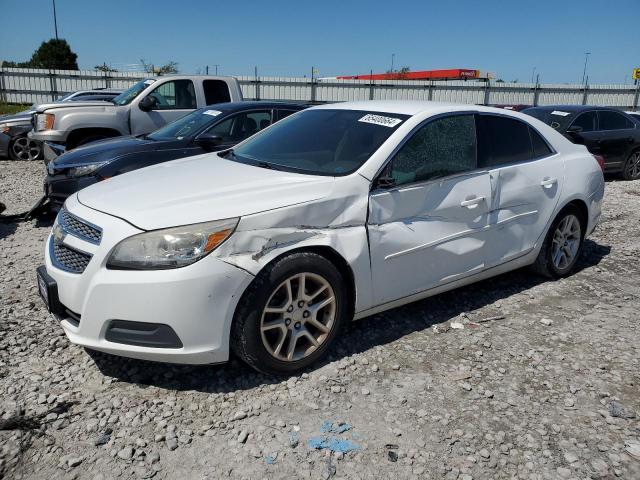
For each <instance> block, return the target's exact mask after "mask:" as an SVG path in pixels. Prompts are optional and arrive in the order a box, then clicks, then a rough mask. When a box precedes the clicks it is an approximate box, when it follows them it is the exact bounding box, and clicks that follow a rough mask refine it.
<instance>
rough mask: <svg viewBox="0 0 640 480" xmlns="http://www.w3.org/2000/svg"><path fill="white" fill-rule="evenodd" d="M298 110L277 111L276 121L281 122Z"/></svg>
mask: <svg viewBox="0 0 640 480" xmlns="http://www.w3.org/2000/svg"><path fill="white" fill-rule="evenodd" d="M297 111H298V110H278V117H277V120H276V122H277V121H280V120H282V119H283V118H287V117H288V116H289V115H292V114H294V113H296V112H297Z"/></svg>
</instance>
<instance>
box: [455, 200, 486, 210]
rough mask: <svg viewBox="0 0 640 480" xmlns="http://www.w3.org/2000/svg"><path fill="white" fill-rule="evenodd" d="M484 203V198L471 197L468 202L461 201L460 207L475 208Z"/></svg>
mask: <svg viewBox="0 0 640 480" xmlns="http://www.w3.org/2000/svg"><path fill="white" fill-rule="evenodd" d="M483 201H484V197H473V198H469V199H468V200H463V201H462V202H460V206H461V207H466V208H468V209H473V208H476V207H477V206H478V205H479V204H480V203H481V202H483Z"/></svg>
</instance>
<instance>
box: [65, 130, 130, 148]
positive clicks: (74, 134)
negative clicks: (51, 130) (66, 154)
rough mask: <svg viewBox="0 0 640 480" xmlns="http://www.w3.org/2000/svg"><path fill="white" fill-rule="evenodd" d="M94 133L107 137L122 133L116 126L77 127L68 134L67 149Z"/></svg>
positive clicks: (117, 135)
mask: <svg viewBox="0 0 640 480" xmlns="http://www.w3.org/2000/svg"><path fill="white" fill-rule="evenodd" d="M94 135H105V137H107V138H110V137H119V136H120V135H122V134H121V133H120V132H119V131H118V130H116V129H115V128H107V127H85V128H76V129H75V130H72V131H71V132H69V135H68V136H67V141H66V144H67V149H68V150H71V149H72V148H75V147H77V146H78V144H79V143H80V142H81V141H82V140H83V139H85V138H87V137H90V136H94Z"/></svg>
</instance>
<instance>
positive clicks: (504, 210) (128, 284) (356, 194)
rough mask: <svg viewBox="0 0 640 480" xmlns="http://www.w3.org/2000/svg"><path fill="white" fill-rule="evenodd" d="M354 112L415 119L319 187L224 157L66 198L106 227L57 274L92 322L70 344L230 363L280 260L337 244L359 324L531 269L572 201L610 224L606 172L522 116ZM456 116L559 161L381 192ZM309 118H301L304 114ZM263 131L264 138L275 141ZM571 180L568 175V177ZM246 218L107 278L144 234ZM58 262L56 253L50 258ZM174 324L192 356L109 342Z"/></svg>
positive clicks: (440, 109) (431, 109)
mask: <svg viewBox="0 0 640 480" xmlns="http://www.w3.org/2000/svg"><path fill="white" fill-rule="evenodd" d="M315 108H334V109H336V108H345V109H353V110H365V111H368V112H386V114H385V115H394V114H395V115H398V114H406V115H411V117H410V118H409V119H407V120H406V121H403V122H402V124H401V125H399V126H398V128H397V129H396V131H395V132H394V133H393V134H392V135H391V136H390V137H389V139H388V140H387V142H385V143H384V144H383V145H382V146H381V147H380V148H379V149H378V151H377V152H375V153H374V154H373V155H372V156H371V158H369V160H368V161H366V162H365V164H364V165H363V166H362V167H361V168H360V169H359V170H358V171H357V172H355V173H354V174H352V175H347V176H343V177H335V178H333V177H322V176H313V175H300V174H295V173H289V172H283V171H276V170H268V169H263V168H258V167H252V166H249V165H245V164H241V163H237V162H232V161H229V160H225V159H223V158H220V157H218V156H217V155H215V154H206V155H201V156H197V157H190V158H188V159H183V160H176V161H173V162H167V163H165V164H160V165H157V166H153V167H149V168H146V169H142V170H138V171H134V172H131V173H129V174H127V175H122V176H119V177H115V178H113V179H111V180H109V181H108V182H101V183H99V184H96V185H94V186H91V187H89V188H87V189H85V190H82V191H81V192H80V193H79V194H78V195H76V196H73V197H71V198H69V200H68V201H67V208H68V209H69V210H70V211H71V212H72V213H73V214H75V215H77V216H78V217H80V218H83V219H85V220H87V221H89V222H91V223H93V224H96V225H99V226H100V227H101V228H102V229H103V232H104V233H103V239H102V242H101V244H100V245H99V246H97V247H96V246H90V245H88V244H85V242H83V241H82V240H80V239H77V238H67V239H65V242H69V245H73V246H74V247H75V248H77V249H80V250H84V251H87V252H92V253H93V259H92V261H91V262H90V264H89V266H88V267H87V269H86V270H85V272H84V273H83V274H81V275H74V274H70V273H66V272H63V271H61V270H58V269H56V268H55V267H53V265H52V263H51V259H50V258H48V257H47V258H46V266H47V271H48V272H49V274H50V275H51V276H52V277H53V278H54V279H55V280H56V281H57V282H58V290H59V292H60V298H61V301H62V302H63V303H64V305H66V306H67V307H68V308H69V309H71V310H73V311H75V312H77V313H80V314H81V315H82V322H81V323H80V326H79V327H78V328H76V327H74V326H73V325H72V324H71V323H70V322H69V321H67V320H63V321H62V327H63V328H64V330H65V333H66V334H67V336H68V337H69V338H70V339H71V341H73V342H75V343H78V344H80V345H85V346H88V347H90V348H94V349H97V350H102V351H107V352H111V353H115V354H118V355H124V356H131V357H136V358H144V359H150V360H159V361H167V362H182V363H215V362H222V361H225V360H226V359H227V358H228V355H229V332H230V327H231V321H232V318H233V315H234V311H235V308H236V305H237V302H238V301H239V299H240V297H241V296H242V294H243V293H244V291H245V290H246V288H247V287H248V285H249V284H250V282H251V281H252V279H253V278H254V276H255V275H257V274H259V273H260V272H261V271H262V269H264V268H265V267H266V266H267V265H268V264H269V263H270V262H271V261H273V260H274V259H275V258H276V257H279V256H281V255H283V254H285V253H286V252H289V251H291V250H297V249H305V248H309V247H314V248H330V249H332V250H333V251H334V252H335V254H337V255H339V256H340V257H342V259H344V261H345V262H346V264H347V265H348V266H349V267H350V269H351V272H352V273H353V277H354V281H355V289H356V299H355V318H362V317H364V316H367V315H370V314H373V313H377V312H380V311H384V310H386V309H389V308H392V307H396V306H400V305H403V304H405V303H408V302H411V301H415V300H418V299H420V298H425V297H428V296H430V295H434V294H437V293H440V292H443V291H447V290H450V289H452V288H456V287H458V286H461V285H465V284H468V283H471V282H473V281H476V280H479V279H482V278H488V277H491V276H493V275H496V274H499V273H503V272H505V271H509V270H512V269H515V268H519V267H522V266H525V265H528V264H531V263H532V262H533V261H534V260H535V258H536V256H537V253H538V251H539V248H540V245H541V243H542V239H543V238H544V235H545V233H546V231H547V229H548V225H549V223H550V222H551V221H552V219H553V218H554V217H555V216H556V215H557V213H558V211H559V209H561V208H562V207H563V206H564V205H566V204H567V203H568V202H569V201H571V200H574V199H580V200H583V201H585V202H586V204H587V205H588V208H589V225H588V228H587V232H591V231H592V230H593V228H595V225H596V223H597V221H598V219H599V217H600V211H601V204H602V198H603V192H604V183H603V178H602V172H601V171H600V168H599V167H598V165H597V163H596V161H595V160H594V159H593V157H592V156H591V155H590V154H589V153H588V152H587V151H586V149H585V148H584V147H583V146H578V145H573V144H571V143H570V142H569V141H567V140H566V139H565V138H564V137H562V136H561V135H560V134H558V133H557V132H555V131H553V129H551V128H550V127H548V126H547V125H544V124H543V123H541V122H539V121H537V120H535V119H533V118H530V117H527V116H524V115H521V114H519V113H517V112H507V111H504V110H493V109H490V108H487V107H478V106H458V105H447V104H431V103H420V102H353V103H346V104H336V105H323V106H319V107H315ZM455 111H489V112H499V113H500V114H502V115H507V116H514V117H517V118H520V119H522V120H524V121H527V122H529V123H530V124H531V125H532V126H534V127H535V128H536V129H537V130H538V131H540V132H541V133H542V134H543V135H544V136H545V137H546V138H547V139H548V140H549V142H550V143H551V144H552V146H553V147H554V149H555V150H556V151H557V152H558V153H557V154H556V155H553V156H551V157H549V158H547V159H542V160H536V161H531V162H525V163H521V164H517V165H511V166H506V167H501V168H496V169H493V170H490V171H476V172H470V173H467V174H462V175H458V176H452V177H448V178H443V179H438V180H434V181H430V182H424V183H420V184H414V185H411V186H405V187H396V188H393V189H390V190H373V191H372V180H373V179H374V178H375V176H376V174H377V172H378V171H380V169H381V167H382V166H383V165H384V163H385V161H386V159H387V157H388V155H389V153H390V152H392V151H393V150H394V149H395V148H396V147H397V146H398V144H399V143H400V142H402V141H403V140H404V138H405V137H406V136H407V135H408V133H409V132H410V131H411V130H412V129H413V128H414V127H415V126H416V125H418V124H419V123H420V122H422V121H424V120H425V119H428V118H429V117H430V116H432V115H436V114H440V113H446V112H455ZM301 114H302V115H303V114H304V112H302V113H301ZM265 134H266V133H265ZM565 170H566V171H567V172H571V175H568V174H565ZM230 217H241V219H240V222H239V224H238V226H237V228H236V231H235V232H234V233H233V234H232V235H231V237H230V238H229V239H228V240H227V241H226V242H224V243H223V244H222V245H221V246H220V247H219V248H218V249H216V250H215V251H214V252H213V253H212V254H210V255H208V256H206V257H204V258H203V259H202V260H200V261H198V262H196V263H194V264H192V265H190V266H188V267H184V268H179V269H174V270H160V271H124V270H109V269H107V268H106V267H105V265H106V260H107V258H108V255H109V253H110V252H111V251H112V249H113V248H114V246H115V245H116V244H117V243H119V242H120V241H121V240H123V239H125V238H128V237H130V236H132V235H135V234H136V233H139V232H140V231H141V230H146V229H159V228H167V227H172V226H178V225H185V224H191V223H198V222H205V221H212V220H219V219H223V218H230ZM47 255H48V254H47ZM114 318H118V319H126V320H136V321H142V322H155V323H164V324H167V325H170V326H171V327H172V328H174V330H175V331H176V332H177V333H178V335H179V336H180V338H181V340H182V341H183V343H184V347H183V348H182V349H170V350H166V349H154V348H147V347H134V346H126V345H121V344H114V343H111V342H107V341H106V340H105V339H104V332H105V329H106V326H107V323H108V321H109V319H114Z"/></svg>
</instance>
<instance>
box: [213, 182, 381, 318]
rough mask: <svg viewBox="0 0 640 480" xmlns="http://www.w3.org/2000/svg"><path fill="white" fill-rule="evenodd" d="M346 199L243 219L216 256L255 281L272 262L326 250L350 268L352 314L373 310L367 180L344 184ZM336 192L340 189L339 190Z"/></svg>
mask: <svg viewBox="0 0 640 480" xmlns="http://www.w3.org/2000/svg"><path fill="white" fill-rule="evenodd" d="M343 185H344V187H343V188H346V189H348V190H347V191H348V192H350V193H349V194H348V195H344V196H342V195H335V196H334V195H331V197H337V198H332V199H326V200H320V201H314V202H312V203H302V204H297V205H292V206H289V207H284V208H279V209H275V210H271V211H268V212H263V213H259V214H255V215H248V216H245V217H242V218H241V220H240V223H239V225H238V228H237V229H236V231H235V232H234V234H233V235H232V237H231V238H230V239H229V240H230V241H228V242H225V243H224V244H222V245H221V246H220V248H218V249H217V250H216V252H215V255H216V256H217V257H218V258H220V259H221V260H223V261H224V262H227V263H229V264H231V265H234V266H236V267H239V268H242V269H243V270H246V271H248V272H250V273H251V274H253V275H257V274H258V273H259V272H260V271H261V270H262V269H263V268H264V267H265V266H266V265H267V264H269V263H270V262H271V261H272V260H273V259H275V258H276V257H278V256H280V255H282V254H284V253H286V252H288V251H291V250H297V249H302V248H305V247H329V248H331V249H333V250H334V251H335V252H337V253H338V254H339V255H340V256H341V257H342V258H343V259H344V260H345V261H346V263H347V264H348V265H349V266H350V268H351V270H352V272H353V276H354V280H355V287H356V304H355V310H356V312H358V311H362V310H367V309H369V308H371V307H372V303H371V302H372V299H371V291H372V288H371V268H370V261H369V249H368V242H367V230H366V226H365V221H366V216H367V198H368V195H367V193H368V187H369V182H368V180H366V179H364V178H362V177H359V176H356V177H354V178H353V179H352V180H350V181H345V182H344V183H343ZM338 188H340V187H338Z"/></svg>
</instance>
